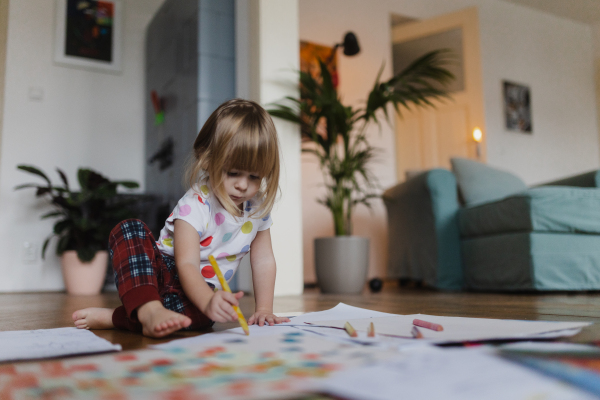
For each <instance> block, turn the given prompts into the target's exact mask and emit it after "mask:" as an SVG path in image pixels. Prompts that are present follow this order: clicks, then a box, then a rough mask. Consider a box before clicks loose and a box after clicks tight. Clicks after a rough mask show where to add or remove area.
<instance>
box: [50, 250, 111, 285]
mask: <svg viewBox="0 0 600 400" xmlns="http://www.w3.org/2000/svg"><path fill="white" fill-rule="evenodd" d="M60 262H61V265H62V274H63V279H64V281H65V287H66V289H67V293H68V294H72V295H84V296H91V295H96V294H100V291H101V290H102V286H103V285H104V279H105V277H106V267H107V266H108V252H107V251H99V252H97V253H96V255H95V256H94V259H93V260H92V261H91V262H89V263H83V262H81V261H80V260H79V258H78V257H77V252H76V251H75V250H68V251H65V252H64V253H63V255H62V257H61V259H60Z"/></svg>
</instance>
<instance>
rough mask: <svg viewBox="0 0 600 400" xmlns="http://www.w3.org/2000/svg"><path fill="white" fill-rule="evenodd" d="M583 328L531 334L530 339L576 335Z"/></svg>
mask: <svg viewBox="0 0 600 400" xmlns="http://www.w3.org/2000/svg"><path fill="white" fill-rule="evenodd" d="M581 329H583V328H573V329H564V330H560V331H553V332H544V333H540V334H537V335H530V336H528V337H527V338H528V339H556V338H560V337H567V336H575V335H577V334H578V333H579V332H581Z"/></svg>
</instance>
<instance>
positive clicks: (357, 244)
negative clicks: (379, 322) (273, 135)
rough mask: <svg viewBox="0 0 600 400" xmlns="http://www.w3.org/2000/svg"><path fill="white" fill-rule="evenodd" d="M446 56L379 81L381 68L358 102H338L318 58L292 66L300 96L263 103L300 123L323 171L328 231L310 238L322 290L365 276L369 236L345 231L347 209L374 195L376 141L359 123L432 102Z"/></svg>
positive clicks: (354, 286)
mask: <svg viewBox="0 0 600 400" xmlns="http://www.w3.org/2000/svg"><path fill="white" fill-rule="evenodd" d="M449 61H450V59H449V52H448V51H447V50H436V51H432V52H429V53H427V54H425V55H424V56H422V57H420V58H419V59H417V60H415V61H414V62H413V63H412V64H410V65H409V66H408V67H406V68H405V69H404V70H403V71H401V72H400V73H398V74H397V75H395V76H393V77H392V78H391V79H389V80H387V81H384V82H381V81H380V78H381V73H382V72H383V68H382V69H381V70H380V71H379V74H378V75H377V77H376V79H375V84H374V85H373V89H372V90H371V92H370V93H369V95H368V98H367V101H366V105H365V106H364V107H353V106H346V105H344V104H343V103H342V100H341V98H340V96H339V95H338V92H337V89H336V87H335V85H334V82H333V80H332V76H331V74H330V72H329V70H328V68H327V66H326V64H325V63H324V62H322V61H320V62H319V64H320V68H321V73H320V77H313V76H312V75H311V74H310V73H308V72H303V71H300V72H299V75H300V98H293V97H287V98H286V100H282V101H280V102H277V103H275V104H274V105H273V106H274V108H272V109H270V110H269V113H270V114H271V115H273V116H274V117H278V118H282V119H284V120H287V121H291V122H294V123H297V124H299V125H300V128H301V134H302V137H303V148H302V151H303V152H308V153H311V154H313V155H314V156H315V157H316V158H317V160H318V161H319V163H320V165H321V169H322V171H323V177H324V182H325V188H326V191H325V195H324V197H323V198H321V199H318V202H319V203H321V204H323V205H324V206H326V207H327V208H329V210H330V211H331V213H332V216H333V224H334V228H335V235H336V236H335V237H333V238H331V237H330V238H317V239H315V267H316V273H317V280H318V283H319V286H320V287H321V290H322V291H324V292H333V293H358V292H360V291H362V288H363V287H364V283H365V280H366V276H367V269H368V260H369V254H368V250H369V241H368V238H362V237H357V236H352V212H353V210H354V207H356V205H358V204H364V205H366V206H367V207H370V206H371V205H370V201H371V200H372V199H374V198H376V197H379V195H378V194H377V181H376V178H375V176H373V174H372V173H371V172H370V170H369V164H370V162H371V161H373V159H374V157H375V156H376V153H377V149H375V148H374V147H372V146H371V145H370V144H369V142H368V141H367V137H366V128H367V126H369V125H370V124H371V123H376V124H380V121H379V119H378V117H379V116H380V115H381V114H383V116H384V117H385V119H386V120H387V119H388V106H389V105H390V104H392V105H393V107H394V109H395V110H396V112H397V113H398V114H400V108H401V107H409V106H410V105H414V106H433V104H432V103H431V101H430V99H434V98H441V97H447V96H448V93H447V91H446V90H445V89H444V87H445V85H447V84H448V83H449V82H450V81H451V80H452V79H454V76H453V75H452V73H451V72H449V71H448V70H447V69H446V68H444V66H445V65H447V64H448V62H449ZM440 84H441V85H440ZM290 102H291V104H290ZM388 122H389V121H388Z"/></svg>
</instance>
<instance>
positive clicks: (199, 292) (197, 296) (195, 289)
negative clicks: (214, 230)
mask: <svg viewBox="0 0 600 400" xmlns="http://www.w3.org/2000/svg"><path fill="white" fill-rule="evenodd" d="M199 242H200V236H199V235H198V232H197V231H196V230H195V229H194V227H193V226H192V225H190V224H189V223H187V222H185V221H183V220H180V219H176V220H175V229H174V244H173V246H174V250H175V265H176V266H177V273H178V274H179V281H180V282H181V286H182V287H183V291H184V293H185V295H186V296H187V297H188V298H189V299H190V300H191V302H192V303H194V305H195V306H196V307H198V308H199V309H200V311H202V312H203V313H204V315H206V316H207V317H208V318H210V319H211V320H213V321H217V322H228V321H237V314H236V312H235V311H234V310H233V307H232V306H231V305H232V304H233V305H236V306H237V305H239V304H238V299H239V298H240V297H242V296H243V293H242V292H239V293H236V294H232V293H228V292H226V291H224V290H219V291H217V292H214V291H213V290H212V289H211V288H210V286H208V284H207V283H206V281H205V280H204V278H203V277H202V275H201V274H200V270H199V266H200V246H199V244H198V243H199Z"/></svg>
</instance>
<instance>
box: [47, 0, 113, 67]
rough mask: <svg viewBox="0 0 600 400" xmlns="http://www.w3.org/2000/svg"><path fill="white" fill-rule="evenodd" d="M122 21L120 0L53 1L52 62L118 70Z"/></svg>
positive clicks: (70, 65)
mask: <svg viewBox="0 0 600 400" xmlns="http://www.w3.org/2000/svg"><path fill="white" fill-rule="evenodd" d="M122 18H123V5H122V3H121V1H120V0H56V32H55V38H54V61H55V62H56V63H57V64H60V65H65V66H69V67H79V68H89V69H94V70H99V71H105V72H119V71H121V42H122Z"/></svg>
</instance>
